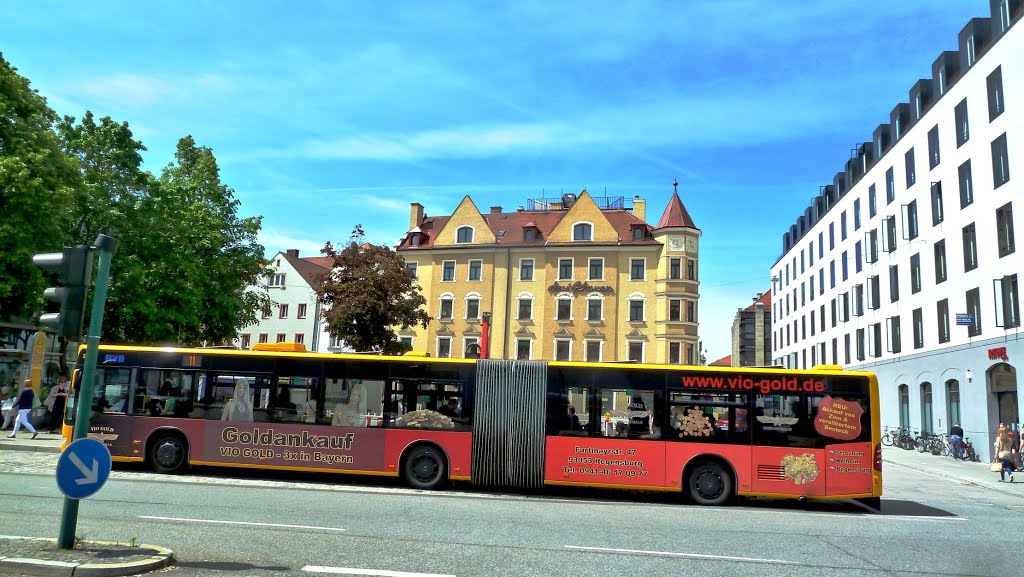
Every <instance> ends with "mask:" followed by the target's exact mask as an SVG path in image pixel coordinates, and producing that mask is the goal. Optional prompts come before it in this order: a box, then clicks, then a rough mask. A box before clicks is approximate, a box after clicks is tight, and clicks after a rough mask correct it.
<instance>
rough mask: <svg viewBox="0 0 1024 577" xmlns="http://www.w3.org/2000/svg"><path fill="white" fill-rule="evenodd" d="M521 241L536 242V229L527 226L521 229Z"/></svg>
mask: <svg viewBox="0 0 1024 577" xmlns="http://www.w3.org/2000/svg"><path fill="white" fill-rule="evenodd" d="M523 240H524V241H526V242H531V241H535V240H537V229H536V228H534V227H532V226H528V227H526V228H524V229H523Z"/></svg>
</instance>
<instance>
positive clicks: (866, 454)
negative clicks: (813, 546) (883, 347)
mask: <svg viewBox="0 0 1024 577" xmlns="http://www.w3.org/2000/svg"><path fill="white" fill-rule="evenodd" d="M829 380H830V381H831V382H830V383H829V389H830V391H829V394H826V395H825V396H823V397H812V400H813V401H814V409H813V415H814V429H815V432H817V433H818V435H819V436H820V438H821V439H822V441H823V444H824V447H825V451H824V453H825V454H824V459H825V462H826V464H827V469H826V471H825V490H826V494H828V495H863V494H871V492H872V489H873V478H872V477H873V475H872V471H873V469H874V458H875V455H874V448H873V446H872V440H871V425H870V422H871V417H870V412H869V410H868V409H869V405H870V403H869V400H868V399H869V397H868V395H867V391H863V392H860V391H858V390H857V389H858V388H860V387H859V385H860V382H858V380H857V379H854V378H845V379H844V378H840V377H833V378H831V379H829Z"/></svg>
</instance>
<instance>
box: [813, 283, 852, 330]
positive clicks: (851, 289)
mask: <svg viewBox="0 0 1024 577" xmlns="http://www.w3.org/2000/svg"><path fill="white" fill-rule="evenodd" d="M850 293H851V295H852V296H851V300H853V316H855V317H862V316H864V285H862V284H855V285H853V288H852V289H850ZM811 328H812V332H811V334H812V335H813V334H814V332H813V328H814V319H813V317H812V319H811Z"/></svg>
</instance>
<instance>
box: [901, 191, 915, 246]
mask: <svg viewBox="0 0 1024 577" xmlns="http://www.w3.org/2000/svg"><path fill="white" fill-rule="evenodd" d="M917 232H918V229H917V201H916V200H912V201H910V204H904V205H903V238H904V239H905V240H914V239H915V238H917Z"/></svg>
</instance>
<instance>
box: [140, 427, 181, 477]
mask: <svg viewBox="0 0 1024 577" xmlns="http://www.w3.org/2000/svg"><path fill="white" fill-rule="evenodd" d="M149 463H150V465H151V466H152V467H153V470H154V471H156V472H157V473H166V474H174V473H179V472H181V471H182V470H183V469H184V468H185V464H186V463H188V447H187V446H185V440H184V439H183V438H182V437H181V435H176V434H169V435H168V434H165V435H161V436H159V437H157V438H156V439H154V440H153V442H152V443H150V445H149Z"/></svg>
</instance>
